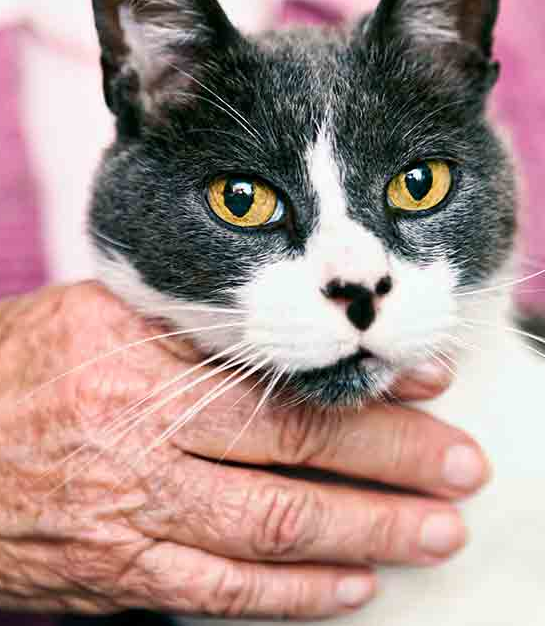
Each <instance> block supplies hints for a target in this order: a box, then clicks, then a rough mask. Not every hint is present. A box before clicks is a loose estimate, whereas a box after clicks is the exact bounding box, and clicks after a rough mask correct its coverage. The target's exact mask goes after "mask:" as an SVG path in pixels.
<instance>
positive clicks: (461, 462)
mask: <svg viewBox="0 0 545 626" xmlns="http://www.w3.org/2000/svg"><path fill="white" fill-rule="evenodd" d="M238 393H242V392H240V391H239V392H238ZM235 398H236V396H235ZM233 399H234V398H233V397H231V398H230V400H233ZM253 400H254V401H255V402H258V401H259V397H257V398H256V397H254V398H253ZM254 407H255V405H252V404H248V403H244V404H243V405H242V404H241V405H239V406H237V407H236V408H235V410H231V406H230V405H229V404H226V403H225V402H222V404H221V405H219V406H218V405H215V406H212V408H211V409H210V410H209V411H207V412H205V413H204V414H203V415H200V416H199V418H198V419H197V420H196V421H195V422H194V424H193V426H192V427H190V428H188V429H184V430H183V432H182V433H180V436H179V437H177V438H176V441H177V443H178V444H179V445H180V446H181V447H183V448H184V450H186V451H190V452H193V453H196V454H199V455H201V456H205V457H207V458H217V459H221V458H223V457H224V456H227V458H228V459H229V460H231V461H238V462H242V463H249V464H256V465H266V464H269V465H287V466H298V467H314V468H319V469H323V470H327V471H332V472H335V473H339V474H341V475H346V476H350V477H353V478H357V479H364V480H371V481H376V482H380V483H383V484H388V485H396V486H399V487H402V488H405V489H410V490H413V491H418V492H420V493H428V494H432V495H438V496H441V497H444V498H449V499H460V498H463V497H467V496H468V495H470V494H472V493H474V492H476V491H477V490H478V489H480V488H481V487H482V486H483V485H484V484H485V483H486V482H487V481H488V479H489V477H490V465H489V463H488V461H487V459H486V457H485V455H484V453H483V451H482V449H481V448H480V447H479V445H478V444H477V443H476V442H475V441H474V440H473V439H471V438H470V437H469V436H468V435H467V434H465V433H464V432H462V431H460V430H458V429H456V428H454V427H452V426H450V425H448V424H446V423H444V422H442V421H439V420H437V419H435V418H433V417H431V416H430V415H427V414H425V413H422V412H420V411H417V410H415V409H410V408H406V407H401V406H390V405H373V406H369V407H367V408H366V409H364V410H362V411H354V410H350V411H348V410H347V411H345V412H343V413H341V412H333V411H331V412H324V411H317V410H316V411H313V410H312V409H311V408H310V407H306V408H303V409H301V408H299V409H296V410H293V409H292V410H288V409H285V408H284V409H282V408H275V406H274V405H272V404H271V405H270V406H268V407H264V408H263V410H262V412H261V413H260V414H258V415H257V416H255V417H253V418H252V417H251V416H252V412H253V410H254Z"/></svg>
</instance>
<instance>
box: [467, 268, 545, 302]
mask: <svg viewBox="0 0 545 626" xmlns="http://www.w3.org/2000/svg"><path fill="white" fill-rule="evenodd" d="M544 274H545V270H541V271H540V272H536V273H535V274H531V275H530V276H526V277H525V278H519V279H518V280H515V281H512V282H509V283H504V284H502V285H497V286H496V287H486V288H484V289H477V290H475V291H466V292H465V293H457V294H455V296H456V297H457V298H463V297H465V296H474V295H480V294H483V293H491V292H493V291H502V290H504V289H509V288H510V287H516V286H517V285H522V284H524V283H527V282H529V281H531V280H533V279H534V278H538V277H539V276H543V275H544Z"/></svg>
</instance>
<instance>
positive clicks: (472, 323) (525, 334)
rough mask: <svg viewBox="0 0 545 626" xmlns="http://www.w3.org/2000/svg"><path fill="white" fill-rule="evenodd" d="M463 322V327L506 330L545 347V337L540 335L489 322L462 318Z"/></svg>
mask: <svg viewBox="0 0 545 626" xmlns="http://www.w3.org/2000/svg"><path fill="white" fill-rule="evenodd" d="M461 320H462V322H463V324H462V325H463V326H469V327H472V326H473V327H475V326H483V327H485V328H490V329H495V330H505V331H506V332H510V333H514V334H516V335H520V336H521V337H525V338H526V339H532V341H535V342H537V343H541V344H543V345H545V337H540V336H539V335H534V334H532V333H528V332H526V331H524V330H521V329H520V328H512V327H510V326H502V325H501V324H491V323H489V322H482V321H480V320H472V319H466V318H461Z"/></svg>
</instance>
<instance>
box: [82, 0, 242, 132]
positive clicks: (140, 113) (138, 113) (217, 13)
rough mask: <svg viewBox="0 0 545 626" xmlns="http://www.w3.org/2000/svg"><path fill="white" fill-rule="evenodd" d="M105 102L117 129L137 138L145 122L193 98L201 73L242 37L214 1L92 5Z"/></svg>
mask: <svg viewBox="0 0 545 626" xmlns="http://www.w3.org/2000/svg"><path fill="white" fill-rule="evenodd" d="M93 8H94V12H95V22H96V27H97V31H98V36H99V40H100V45H101V49H102V56H101V62H102V69H103V75H104V94H105V97H106V103H107V104H108V107H109V108H110V110H111V111H112V112H113V113H114V115H115V116H116V117H117V122H118V130H119V132H120V133H122V134H124V135H137V134H138V133H139V132H140V129H141V127H142V124H143V123H144V122H145V120H146V118H153V116H156V115H157V114H158V112H159V110H160V108H161V106H162V105H163V104H164V103H165V102H167V101H169V100H171V99H173V98H176V99H177V100H178V101H179V100H183V99H184V98H191V95H192V94H193V93H194V92H195V91H196V89H197V85H198V80H199V74H200V69H201V68H203V67H204V66H205V65H206V64H210V62H211V61H213V60H214V59H215V58H217V57H218V55H221V53H222V52H223V51H224V50H226V49H228V48H229V47H230V46H231V45H233V44H234V43H235V42H236V41H237V40H238V39H239V38H240V35H239V33H238V31H237V30H236V29H235V28H234V26H233V25H232V24H231V23H230V22H229V20H228V18H227V16H226V15H225V13H224V12H223V10H222V8H221V7H220V5H219V4H218V2H217V0H93Z"/></svg>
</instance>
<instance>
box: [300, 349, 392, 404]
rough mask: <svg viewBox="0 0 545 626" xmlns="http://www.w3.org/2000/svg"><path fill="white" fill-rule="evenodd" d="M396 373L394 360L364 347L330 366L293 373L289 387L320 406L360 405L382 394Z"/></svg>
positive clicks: (306, 399) (307, 400)
mask: <svg viewBox="0 0 545 626" xmlns="http://www.w3.org/2000/svg"><path fill="white" fill-rule="evenodd" d="M395 375H396V368H395V367H394V366H393V365H392V364H391V363H387V362H386V361H383V360H381V359H379V358H377V357H375V356H374V355H372V354H371V353H368V352H366V351H363V350H362V351H360V352H358V353H357V354H355V355H353V356H351V357H348V358H347V359H343V360H341V361H339V362H338V363H336V364H335V365H331V366H329V367H324V368H320V369H314V370H309V371H305V372H295V373H292V374H291V375H290V388H291V389H292V390H293V391H294V392H295V394H296V396H297V397H301V398H305V401H306V402H311V403H314V404H318V405H320V406H324V407H331V406H359V405H362V404H365V403H366V402H369V401H371V400H376V399H377V398H379V397H381V396H382V395H383V394H384V393H385V392H386V391H387V389H388V388H389V387H390V386H391V384H392V382H393V380H394V378H395Z"/></svg>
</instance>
